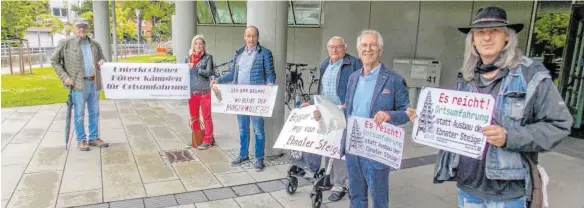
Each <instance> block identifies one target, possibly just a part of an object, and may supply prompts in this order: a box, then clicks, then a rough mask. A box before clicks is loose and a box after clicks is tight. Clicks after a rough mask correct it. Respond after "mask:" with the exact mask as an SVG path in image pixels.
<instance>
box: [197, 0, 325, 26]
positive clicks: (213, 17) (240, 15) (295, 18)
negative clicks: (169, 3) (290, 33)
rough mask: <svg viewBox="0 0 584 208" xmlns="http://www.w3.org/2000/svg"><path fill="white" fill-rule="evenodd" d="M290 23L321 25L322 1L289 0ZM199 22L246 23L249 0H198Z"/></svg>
mask: <svg viewBox="0 0 584 208" xmlns="http://www.w3.org/2000/svg"><path fill="white" fill-rule="evenodd" d="M288 2H289V3H288V25H308V26H309V25H320V13H321V5H322V3H321V1H288ZM197 19H198V23H199V24H235V25H239V24H246V23H247V2H246V1H242V0H234V1H226V0H199V1H197Z"/></svg>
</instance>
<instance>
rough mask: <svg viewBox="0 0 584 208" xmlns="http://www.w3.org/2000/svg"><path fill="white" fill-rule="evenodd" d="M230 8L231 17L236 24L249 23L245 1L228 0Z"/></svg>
mask: <svg viewBox="0 0 584 208" xmlns="http://www.w3.org/2000/svg"><path fill="white" fill-rule="evenodd" d="M227 3H228V4H229V8H231V17H232V18H233V23H234V24H245V23H247V15H246V14H247V4H246V3H245V1H228V2H227Z"/></svg>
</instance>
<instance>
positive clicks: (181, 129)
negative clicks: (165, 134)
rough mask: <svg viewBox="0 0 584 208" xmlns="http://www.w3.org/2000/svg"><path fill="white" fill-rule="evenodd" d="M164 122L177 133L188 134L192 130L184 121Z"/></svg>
mask: <svg viewBox="0 0 584 208" xmlns="http://www.w3.org/2000/svg"><path fill="white" fill-rule="evenodd" d="M181 120H182V119H181ZM166 124H167V125H168V126H170V127H171V128H172V129H173V130H174V132H176V133H177V134H180V133H188V134H189V135H190V134H191V132H192V130H191V127H189V124H188V123H187V122H186V121H181V122H166Z"/></svg>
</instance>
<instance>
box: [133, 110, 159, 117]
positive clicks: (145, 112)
mask: <svg viewBox="0 0 584 208" xmlns="http://www.w3.org/2000/svg"><path fill="white" fill-rule="evenodd" d="M136 113H138V115H139V116H140V117H142V118H149V117H158V115H157V114H156V112H154V111H153V110H150V109H140V110H136Z"/></svg>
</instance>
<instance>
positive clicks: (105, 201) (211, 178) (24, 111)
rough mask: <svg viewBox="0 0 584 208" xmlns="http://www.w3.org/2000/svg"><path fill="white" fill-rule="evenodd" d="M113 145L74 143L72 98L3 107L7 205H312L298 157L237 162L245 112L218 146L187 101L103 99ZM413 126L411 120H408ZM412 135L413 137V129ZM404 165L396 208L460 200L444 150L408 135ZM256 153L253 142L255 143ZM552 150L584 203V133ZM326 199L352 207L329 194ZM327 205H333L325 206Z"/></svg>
mask: <svg viewBox="0 0 584 208" xmlns="http://www.w3.org/2000/svg"><path fill="white" fill-rule="evenodd" d="M100 108H101V109H100V110H101V135H102V137H103V138H104V140H106V141H107V142H109V143H110V147H109V148H101V149H99V148H92V149H91V151H89V152H80V151H79V150H78V149H77V148H76V146H75V145H76V142H73V145H72V146H71V147H72V148H70V149H69V150H68V151H66V150H65V148H64V141H63V140H64V138H63V135H64V118H65V109H66V108H65V107H64V104H55V105H44V106H30V107H20V108H3V109H2V131H1V133H2V135H1V137H2V181H1V186H2V199H1V200H2V207H3V208H4V207H10V208H25V207H27V208H28V207H30V208H44V207H148V208H149V207H180V208H183V207H197V208H201V207H244V208H245V207H270V208H271V207H293V208H302V207H311V202H310V197H309V195H308V193H309V192H310V189H311V188H312V186H311V185H310V182H309V181H306V180H304V179H301V180H300V185H301V187H300V188H299V189H298V191H297V192H296V193H295V194H294V195H288V194H287V193H286V192H285V190H284V189H285V182H286V180H285V176H286V170H287V168H288V166H289V165H288V162H289V161H288V158H287V157H286V156H284V157H280V158H277V159H274V160H271V161H267V166H268V167H267V168H266V169H265V170H264V171H263V172H255V170H254V169H253V166H252V164H250V163H247V164H245V165H243V166H242V167H231V166H230V163H229V162H230V161H231V160H232V159H233V158H235V155H237V153H238V147H239V141H238V138H239V136H238V130H237V124H236V121H235V117H234V116H233V115H225V114H215V115H213V118H214V123H215V137H216V140H217V146H216V147H213V148H211V149H208V150H205V151H199V150H194V149H191V148H189V147H188V143H189V141H190V129H189V127H188V124H187V119H188V109H187V108H186V106H185V104H184V103H181V102H177V101H142V100H132V101H112V100H108V101H102V102H101V105H100ZM405 129H406V130H409V129H411V126H409V125H408V126H405ZM406 138H409V136H406ZM406 141H407V142H406V145H405V150H404V152H405V156H404V161H403V162H402V164H403V165H402V166H403V168H402V169H401V170H397V171H394V172H392V173H391V176H390V189H391V192H390V198H391V205H392V207H456V202H457V198H456V187H455V184H454V183H446V184H432V183H431V178H432V176H431V174H432V170H433V168H434V167H433V162H434V160H435V153H436V150H435V149H433V148H429V147H425V146H422V145H418V144H413V143H411V142H409V141H410V140H409V139H406ZM250 147H252V148H251V149H250V150H251V152H253V143H252V144H251V145H250ZM557 151H558V152H549V153H545V154H542V156H541V157H540V158H541V159H540V160H541V163H542V164H543V166H544V167H545V168H546V170H547V171H548V174H549V175H550V177H551V181H550V186H549V193H550V201H551V207H582V205H584V198H583V197H582V196H584V154H583V153H584V140H580V139H573V138H569V139H568V140H566V141H565V142H564V143H562V144H561V145H560V146H559V147H558V148H557ZM328 194H329V193H328V192H325V193H324V197H325V206H326V207H348V201H347V200H346V197H345V199H344V200H342V201H340V202H334V203H330V202H329V201H327V199H326V198H327V197H328ZM323 207H324V206H323Z"/></svg>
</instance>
